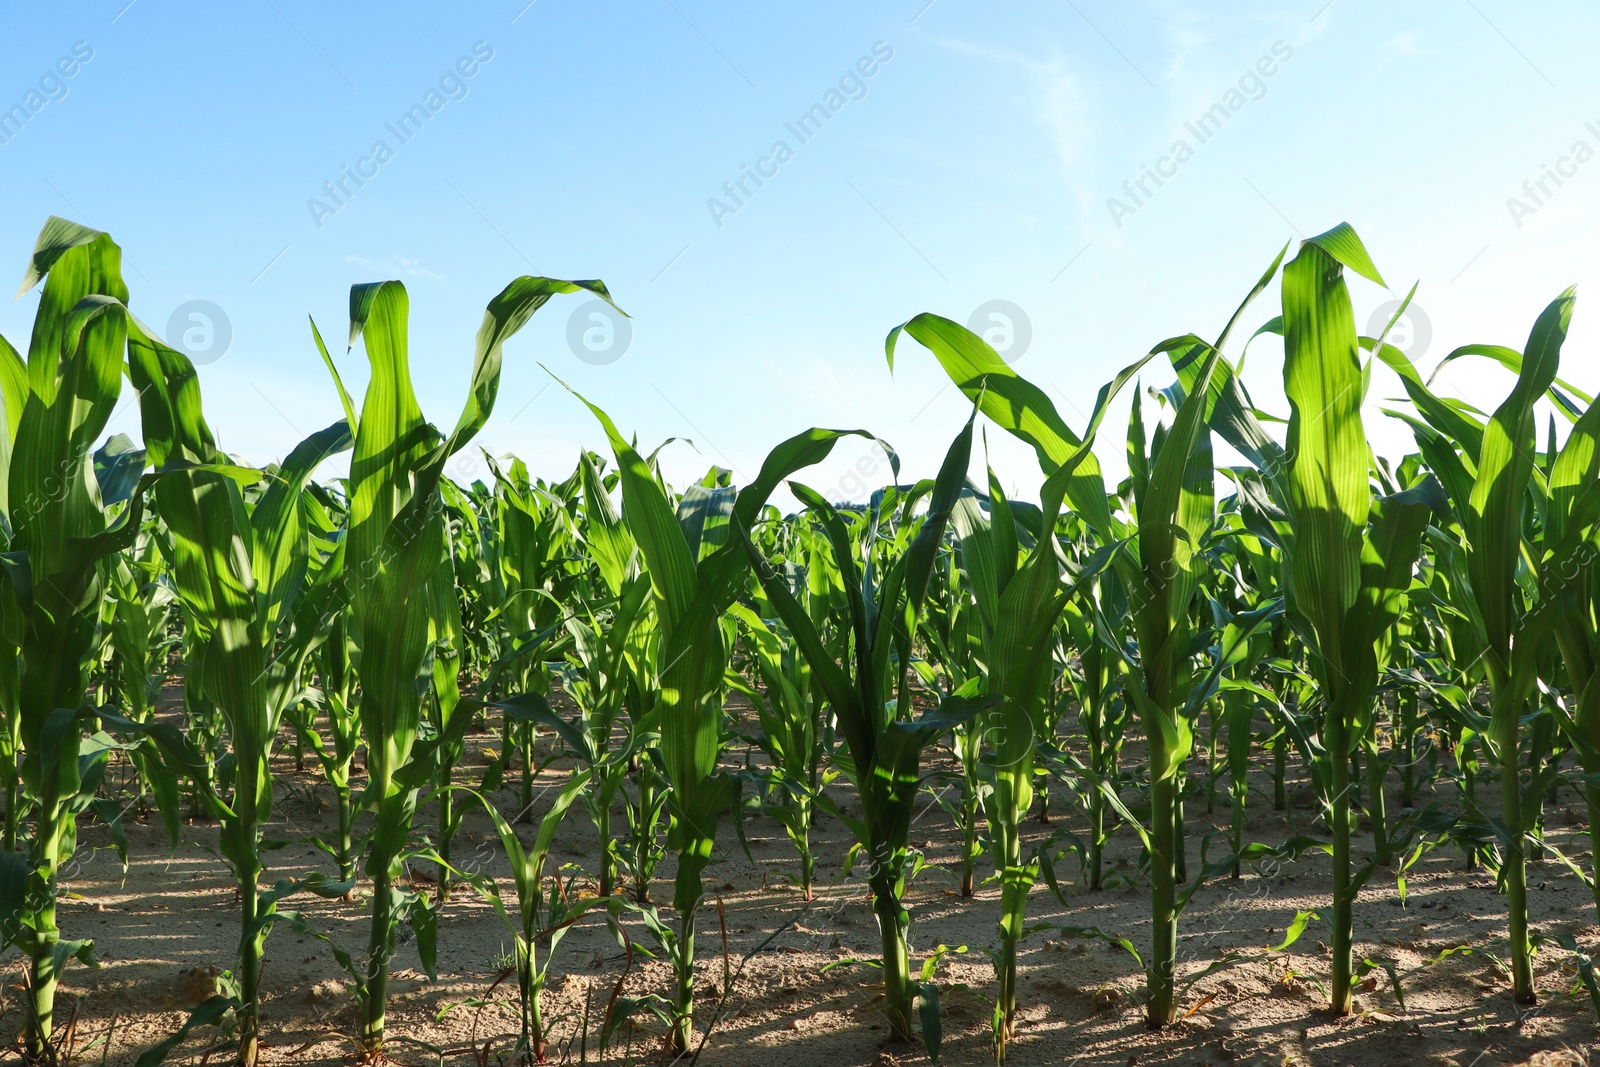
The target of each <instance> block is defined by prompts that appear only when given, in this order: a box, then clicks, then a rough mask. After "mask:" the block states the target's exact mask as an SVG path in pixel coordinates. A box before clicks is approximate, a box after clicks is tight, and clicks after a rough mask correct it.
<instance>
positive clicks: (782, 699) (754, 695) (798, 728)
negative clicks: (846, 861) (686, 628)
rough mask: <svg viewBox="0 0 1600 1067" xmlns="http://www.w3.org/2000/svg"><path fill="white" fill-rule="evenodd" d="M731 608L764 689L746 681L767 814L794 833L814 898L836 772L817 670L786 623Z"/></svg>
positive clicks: (805, 886)
mask: <svg viewBox="0 0 1600 1067" xmlns="http://www.w3.org/2000/svg"><path fill="white" fill-rule="evenodd" d="M728 610H729V613H730V614H731V615H732V616H733V617H734V618H735V619H737V620H738V622H739V626H740V633H741V635H742V637H743V639H744V641H745V643H746V644H747V645H748V646H749V647H750V649H751V651H752V653H753V657H752V658H753V659H754V661H755V669H756V673H757V675H758V677H759V678H760V680H761V685H762V688H761V689H759V690H758V689H757V688H756V687H754V686H746V685H743V684H742V683H740V688H742V689H743V690H744V692H745V693H747V694H748V695H749V697H750V699H751V701H752V702H753V703H754V704H755V707H756V714H757V716H758V717H759V718H760V720H761V735H760V736H759V737H755V738H752V739H751V740H752V741H754V742H755V744H757V745H758V746H759V747H760V748H761V750H762V751H763V752H764V753H766V755H767V758H768V760H770V761H771V769H770V770H769V771H768V772H767V775H766V776H765V778H766V780H765V781H764V782H763V783H762V784H763V785H764V787H765V793H766V798H765V799H764V800H763V801H762V804H761V811H762V814H764V815H769V816H771V817H772V818H774V819H776V820H777V821H778V823H779V824H780V825H781V826H782V827H783V829H784V832H785V833H786V834H788V835H789V841H790V843H791V844H793V845H794V848H795V852H796V853H797V854H798V855H799V857H800V877H799V879H798V880H797V883H796V884H798V885H799V887H800V892H801V895H802V896H803V897H804V898H805V899H806V900H811V899H812V889H811V882H812V876H813V874H814V873H815V870H816V856H815V854H814V853H813V851H812V848H811V824H812V819H813V816H814V809H815V801H816V798H817V796H818V794H820V793H821V792H822V790H823V789H824V788H825V787H826V786H827V785H828V784H829V783H830V782H831V781H832V780H833V778H834V774H835V773H836V772H831V771H828V770H824V769H823V767H822V757H823V744H822V736H821V733H820V731H819V730H818V729H817V724H818V721H819V720H820V719H821V717H822V716H821V709H820V708H819V707H818V706H817V704H818V700H817V696H816V694H814V693H813V690H812V684H811V672H810V669H809V668H807V666H806V665H805V661H804V660H803V659H802V658H801V656H800V653H799V650H798V649H797V648H796V647H795V645H794V642H793V641H792V640H785V636H786V635H785V634H784V633H783V630H782V625H781V624H778V623H777V622H776V620H773V623H774V624H775V625H769V624H768V622H767V620H765V619H762V618H761V617H760V616H759V615H757V614H756V613H755V612H754V611H752V610H751V609H750V608H747V607H745V606H744V605H743V604H734V605H732V606H731V607H730V608H729V609H728Z"/></svg>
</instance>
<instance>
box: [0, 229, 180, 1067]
mask: <svg viewBox="0 0 1600 1067" xmlns="http://www.w3.org/2000/svg"><path fill="white" fill-rule="evenodd" d="M121 259H122V253H121V249H119V248H118V247H117V245H116V244H115V243H113V242H112V240H111V238H110V237H108V236H107V235H105V234H103V233H100V232H98V231H96V230H91V229H89V228H87V227H84V226H80V225H77V224H75V223H71V222H67V221H65V220H63V219H57V218H52V219H50V220H49V221H48V222H47V223H46V224H45V226H44V229H43V230H42V231H41V232H40V234H39V241H38V244H37V246H36V247H35V250H34V254H33V258H32V259H31V260H30V262H29V264H28V270H27V274H26V275H25V276H24V278H23V284H22V289H21V292H22V293H25V292H27V291H28V290H29V289H31V288H33V287H34V286H35V285H36V284H38V282H39V281H40V280H41V279H42V280H43V281H44V283H45V284H44V289H43V293H42V295H41V297H40V300H39V307H38V311H37V313H36V314H35V317H34V324H33V335H32V338H31V340H30V343H29V346H28V356H27V360H26V361H25V362H24V360H23V358H22V357H21V356H20V355H19V354H18V353H17V350H16V349H15V348H13V347H12V346H11V345H10V343H9V342H6V341H4V340H0V395H3V397H4V400H5V406H6V427H5V429H6V432H5V433H4V434H3V435H0V439H3V441H4V446H3V447H0V473H3V475H4V477H3V478H0V483H3V484H4V485H5V496H4V499H3V501H0V503H3V504H4V506H5V511H6V519H7V524H6V525H7V528H8V531H9V543H8V545H7V549H8V552H7V556H6V561H7V562H6V566H5V568H4V581H5V584H6V586H7V590H8V591H7V592H6V593H5V594H4V597H3V602H4V606H3V608H0V614H3V616H4V622H5V625H4V637H5V639H6V642H7V643H8V644H10V645H12V646H13V647H14V648H15V649H17V650H18V652H19V653H20V655H19V656H17V657H13V656H12V654H11V653H9V652H8V653H7V655H6V657H5V664H6V666H4V667H3V668H0V677H4V678H5V682H4V684H3V685H0V691H3V690H7V689H9V690H10V692H6V693H4V695H7V696H14V697H15V700H16V703H15V705H14V707H15V711H14V712H10V714H12V715H14V716H15V718H14V719H13V721H12V723H11V724H10V725H9V726H8V729H7V731H6V732H7V734H8V736H9V737H10V738H11V739H13V741H20V742H21V750H22V753H23V759H22V762H21V766H20V768H19V769H18V770H19V774H20V778H21V780H22V784H23V789H24V791H25V794H26V798H27V799H26V802H25V803H26V806H27V807H28V808H29V809H30V810H31V813H32V827H31V830H30V833H29V835H28V836H29V842H28V851H27V853H26V855H22V854H19V853H13V852H7V853H5V854H4V855H3V856H0V863H4V865H5V869H6V874H7V877H6V879H5V880H4V881H5V885H6V886H7V892H6V893H4V894H0V931H3V933H4V936H5V938H6V939H7V940H8V941H10V942H11V943H12V944H14V945H16V946H17V948H18V949H19V950H20V951H21V952H22V953H23V954H24V956H26V957H27V959H28V981H27V998H26V1011H27V1015H26V1020H25V1033H24V1035H23V1053H24V1058H25V1059H26V1060H27V1061H29V1062H43V1061H46V1060H48V1059H50V1058H51V1057H52V1056H53V1055H54V1048H53V1046H52V1044H51V1039H52V1035H53V1034H54V1030H55V996H56V987H57V983H58V981H59V979H60V975H61V971H62V969H63V968H64V967H65V966H66V964H67V963H68V961H69V960H71V959H73V958H78V959H81V960H88V959H89V958H90V952H91V950H92V948H93V945H92V943H91V942H89V941H87V940H78V941H63V940H62V939H61V931H60V929H59V928H58V926H57V923H56V876H57V871H58V870H59V868H60V866H61V864H62V863H64V862H65V861H66V860H67V859H68V858H70V857H71V855H72V853H73V850H74V848H75V847H76V840H77V816H78V813H79V812H80V811H82V810H85V808H86V807H87V806H88V805H89V803H90V802H91V801H92V793H93V782H94V779H95V777H97V776H98V774H99V773H100V771H101V769H102V768H103V765H104V760H105V758H106V753H107V752H108V751H109V746H107V745H104V744H96V745H95V746H93V747H89V746H86V745H84V743H83V739H84V732H85V729H86V728H87V727H89V726H90V725H91V724H92V723H93V721H94V720H95V719H96V718H97V717H98V712H97V709H96V708H94V707H93V706H92V705H91V704H89V703H88V702H87V701H86V699H85V698H86V693H87V688H88V680H89V671H90V669H91V667H92V666H93V663H94V661H95V659H96V653H97V648H98V641H97V633H96V630H97V625H98V622H99V617H100V598H101V596H102V595H103V592H104V589H105V585H104V573H105V568H106V564H105V561H106V560H107V558H108V557H110V556H111V555H113V554H114V553H117V552H120V551H122V550H124V549H126V548H128V547H129V546H131V545H132V544H133V542H134V540H135V539H136V538H137V536H138V534H139V532H140V528H141V525H142V518H143V508H144V491H145V489H146V488H147V486H148V482H147V480H145V479H140V480H139V481H138V483H137V484H136V485H135V486H133V487H132V488H131V491H129V492H128V495H127V496H126V497H125V498H124V499H122V500H120V501H119V500H116V499H115V497H113V498H111V499H108V498H107V496H106V495H105V494H103V493H102V491H101V488H100V485H99V483H98V480H97V479H96V478H95V477H94V466H93V461H92V458H91V451H92V449H93V445H94V439H95V438H96V437H98V436H99V434H100V433H101V431H102V430H103V429H104V427H105V425H106V422H107V420H108V419H109V418H110V416H111V413H112V410H113V408H115V406H116V403H117V398H118V396H119V394H120V392H121V386H122V375H123V371H124V367H125V366H126V362H125V351H126V342H127V338H128V334H129V331H130V323H132V318H131V316H129V315H128V313H127V309H126V306H125V302H126V300H127V296H128V291H127V287H126V286H125V285H124V284H123V280H122V273H121ZM19 295H20V294H19ZM132 328H133V329H135V330H138V329H139V328H138V327H137V326H133V327H132ZM146 384H147V385H148V386H150V387H151V388H156V389H167V388H169V387H174V388H175V387H176V386H174V383H169V382H166V381H159V382H151V383H146ZM144 409H145V397H144V396H143V395H141V411H143V410H144ZM156 429H157V432H159V427H157V428H156ZM151 432H152V426H151V424H150V423H149V422H147V427H146V433H147V436H148V435H150V434H151ZM134 463H135V464H136V466H137V468H138V469H141V470H142V469H143V467H144V465H145V459H144V457H143V456H140V457H138V458H137V459H135V460H134ZM13 664H14V665H16V666H18V667H20V670H17V671H15V672H13V671H12V670H11V665H13ZM13 680H14V683H15V685H14V688H13V687H12V682H13ZM127 721H128V723H129V725H130V726H137V724H133V723H132V721H131V720H127ZM8 747H10V749H11V752H12V754H13V756H14V754H15V751H16V746H15V744H14V743H8ZM80 757H81V758H80ZM86 786H87V787H88V790H89V791H88V792H87V793H82V791H83V790H84V788H85V787H86ZM81 793H82V795H80V794H81ZM22 803H24V802H23V801H21V799H20V798H17V800H16V801H14V802H13V806H12V811H13V812H14V813H15V812H16V811H17V809H18V807H19V805H21V804H22ZM12 817H13V818H14V817H15V816H14V815H13V816H12ZM173 844H174V847H176V840H174V841H173Z"/></svg>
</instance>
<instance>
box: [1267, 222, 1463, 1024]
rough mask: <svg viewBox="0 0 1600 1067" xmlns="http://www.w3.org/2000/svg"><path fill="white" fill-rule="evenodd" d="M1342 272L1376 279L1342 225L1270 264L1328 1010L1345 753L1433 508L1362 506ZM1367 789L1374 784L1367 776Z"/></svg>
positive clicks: (1345, 941)
mask: <svg viewBox="0 0 1600 1067" xmlns="http://www.w3.org/2000/svg"><path fill="white" fill-rule="evenodd" d="M1346 268H1348V269H1350V270H1354V271H1356V272H1357V273H1359V274H1361V275H1362V276H1363V277H1366V278H1369V279H1371V280H1372V281H1375V282H1377V283H1378V284H1380V285H1381V284H1383V282H1382V279H1381V277H1380V276H1379V275H1378V272H1377V270H1376V269H1375V268H1374V267H1373V266H1372V262H1371V260H1370V259H1369V258H1368V256H1367V253H1366V250H1365V248H1363V247H1362V245H1361V242H1360V239H1359V238H1357V237H1356V235H1355V231H1353V230H1351V229H1350V228H1349V227H1348V226H1343V225H1341V226H1339V227H1336V228H1335V229H1333V230H1329V231H1328V232H1327V233H1325V234H1322V235H1320V236H1317V237H1313V238H1311V239H1309V240H1307V241H1306V242H1305V243H1304V245H1303V246H1302V247H1301V250H1300V253H1299V254H1298V255H1297V256H1296V257H1295V258H1294V260H1293V261H1292V262H1291V263H1290V264H1289V265H1288V266H1287V267H1285V268H1284V273H1283V330H1284V369H1283V380H1284V390H1285V393H1286V394H1287V396H1288V398H1289V404H1290V409H1291V415H1290V419H1289V436H1288V444H1287V452H1288V455H1289V456H1290V457H1291V459H1290V462H1289V466H1288V472H1287V473H1288V492H1287V494H1286V496H1285V503H1286V504H1287V507H1286V513H1285V517H1284V522H1283V523H1282V526H1281V530H1280V532H1279V541H1280V545H1281V547H1282V550H1283V551H1282V560H1283V579H1282V584H1283V587H1284V589H1285V590H1286V592H1287V598H1288V605H1289V618H1290V620H1291V621H1292V623H1293V624H1294V625H1295V627H1296V629H1297V630H1298V633H1299V636H1300V638H1301V640H1302V641H1303V642H1304V643H1305V645H1306V648H1307V649H1308V650H1309V651H1310V652H1311V653H1312V655H1311V665H1312V673H1313V675H1314V676H1315V678H1316V681H1317V687H1318V697H1317V699H1318V700H1319V701H1320V703H1321V705H1322V722H1321V737H1320V744H1318V745H1315V746H1313V745H1311V744H1310V743H1309V738H1305V739H1303V741H1304V744H1303V754H1304V755H1305V757H1306V759H1307V762H1308V764H1309V765H1310V767H1311V770H1312V775H1313V781H1314V782H1315V784H1316V788H1317V790H1318V793H1319V795H1320V796H1321V798H1322V801H1323V804H1324V806H1325V808H1326V809H1327V810H1328V817H1329V826H1330V828H1331V829H1332V831H1333V887H1332V888H1333V908H1332V913H1331V916H1330V922H1331V925H1332V934H1333V980H1332V984H1331V987H1330V998H1331V1001H1332V1007H1333V1010H1334V1011H1335V1012H1336V1013H1338V1014H1341V1015H1342V1014H1345V1013H1348V1012H1349V1010H1350V997H1351V986H1352V981H1353V979H1354V956H1353V949H1352V936H1353V919H1352V915H1353V909H1354V904H1355V897H1356V894H1357V893H1358V892H1359V890H1360V886H1361V884H1362V882H1364V881H1365V880H1366V877H1367V876H1368V875H1370V874H1371V870H1372V868H1371V867H1370V866H1369V867H1368V868H1366V869H1365V870H1362V871H1360V872H1356V871H1354V870H1353V862H1352V855H1351V840H1350V829H1351V819H1350V816H1351V809H1352V807H1353V806H1354V804H1353V798H1352V796H1351V788H1352V782H1351V754H1352V752H1354V751H1355V750H1356V748H1357V746H1358V745H1359V744H1360V742H1361V739H1362V738H1363V737H1364V736H1366V735H1367V734H1368V733H1369V732H1371V730H1372V729H1373V727H1374V721H1373V716H1374V713H1375V708H1376V700H1375V695H1376V690H1377V686H1378V682H1379V678H1380V674H1381V672H1382V671H1383V669H1384V668H1385V666H1386V665H1387V658H1388V654H1389V647H1390V643H1389V641H1388V640H1387V637H1388V631H1389V629H1390V627H1391V626H1392V625H1393V623H1394V622H1395V620H1396V619H1397V618H1398V616H1399V614H1400V611H1401V608H1402V604H1403V598H1404V597H1405V595H1406V593H1407V591H1408V590H1409V589H1410V587H1411V582H1412V572H1413V570H1414V569H1415V566H1416V560H1417V555H1418V553H1419V552H1420V551H1421V547H1422V537H1423V533H1424V532H1425V531H1426V529H1427V526H1428V521H1429V518H1430V516H1431V514H1432V512H1433V510H1434V508H1435V507H1437V506H1442V504H1443V501H1442V498H1441V496H1440V493H1439V488H1438V484H1437V483H1436V482H1434V481H1432V480H1431V479H1428V480H1424V481H1422V482H1420V483H1419V484H1418V485H1417V486H1415V487H1412V488H1410V489H1407V490H1406V491H1404V492H1399V493H1395V494H1392V495H1390V496H1386V497H1382V498H1376V499H1375V498H1374V495H1373V492H1372V489H1371V485H1370V479H1369V475H1368V471H1369V466H1370V464H1371V460H1370V450H1369V449H1368V448H1367V443H1366V433H1365V430H1364V429H1363V427H1362V423H1361V400H1362V397H1363V394H1364V392H1365V389H1364V387H1363V383H1362V369H1361V365H1360V361H1359V358H1358V357H1359V351H1360V349H1359V342H1358V340H1357V336H1356V330H1355V320H1354V315H1353V312H1352V311H1351V307H1350V298H1349V294H1348V292H1347V289H1346V286H1345V282H1344V278H1343V272H1344V270H1345V269H1346ZM1370 767H1371V765H1370V764H1369V770H1370ZM1369 786H1370V787H1371V788H1374V789H1377V788H1381V779H1377V778H1373V779H1372V780H1371V781H1370V782H1369Z"/></svg>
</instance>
